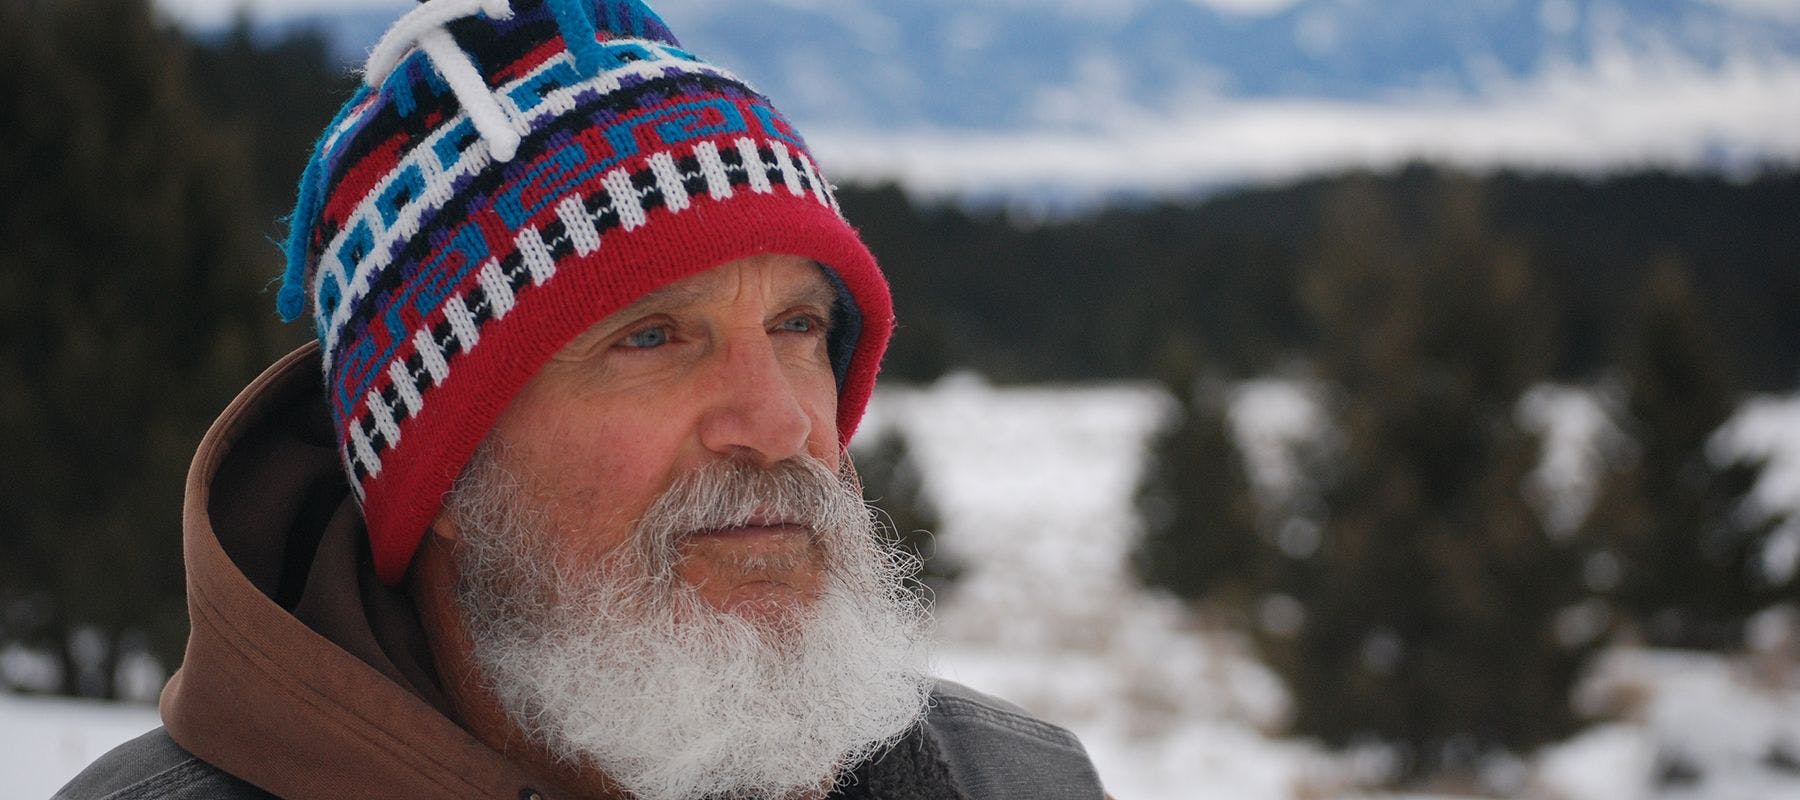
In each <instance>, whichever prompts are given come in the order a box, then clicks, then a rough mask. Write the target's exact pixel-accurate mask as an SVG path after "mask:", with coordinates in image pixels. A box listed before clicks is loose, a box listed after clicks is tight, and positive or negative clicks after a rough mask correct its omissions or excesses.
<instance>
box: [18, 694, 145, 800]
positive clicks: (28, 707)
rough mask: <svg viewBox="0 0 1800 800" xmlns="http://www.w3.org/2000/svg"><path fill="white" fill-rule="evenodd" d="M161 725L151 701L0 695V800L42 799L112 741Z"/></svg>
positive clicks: (107, 747)
mask: <svg viewBox="0 0 1800 800" xmlns="http://www.w3.org/2000/svg"><path fill="white" fill-rule="evenodd" d="M160 724H162V723H161V722H160V721H159V720H158V719H157V717H156V707H155V706H151V705H123V704H116V703H105V702H100V701H96V700H67V699H50V698H36V697H22V696H19V695H11V694H5V693H0V800H43V798H46V797H49V796H50V795H51V794H52V793H54V792H55V791H56V790H57V789H59V788H61V787H62V785H63V784H64V783H67V782H68V780H69V779H70V778H72V777H74V776H75V773H77V772H80V771H81V768H82V767H85V766H87V764H88V762H90V761H93V760H94V759H96V758H99V757H100V755H101V754H103V753H105V752H106V751H108V750H111V749H112V748H113V746H114V745H116V744H118V743H120V742H123V741H125V740H127V739H130V738H132V737H134V736H137V735H138V734H140V733H143V732H145V731H147V730H150V729H151V728H154V727H156V726H157V725H160Z"/></svg>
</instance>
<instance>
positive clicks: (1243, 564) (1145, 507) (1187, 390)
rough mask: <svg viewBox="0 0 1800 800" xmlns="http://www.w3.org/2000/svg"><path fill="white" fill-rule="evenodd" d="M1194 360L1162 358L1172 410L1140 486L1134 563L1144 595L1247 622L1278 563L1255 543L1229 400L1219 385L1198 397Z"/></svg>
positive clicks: (1193, 356) (1173, 354)
mask: <svg viewBox="0 0 1800 800" xmlns="http://www.w3.org/2000/svg"><path fill="white" fill-rule="evenodd" d="M1176 341H1177V342H1179V341H1180V340H1176ZM1197 350H1198V348H1197V346H1194V345H1192V344H1181V343H1176V344H1171V345H1169V346H1167V347H1165V348H1164V351H1163V353H1164V354H1163V356H1162V357H1161V360H1162V362H1163V366H1162V368H1161V370H1160V371H1161V372H1162V383H1163V386H1164V389H1165V390H1166V391H1167V392H1168V393H1169V396H1170V398H1171V399H1172V400H1173V401H1174V404H1173V408H1172V409H1171V413H1170V415H1169V417H1168V419H1167V421H1166V422H1165V423H1164V426H1163V428H1162V430H1161V431H1160V432H1159V433H1158V434H1157V436H1156V438H1155V439H1154V440H1153V441H1152V442H1151V445H1150V451H1149V454H1148V461H1147V462H1146V465H1145V470H1144V476H1143V478H1142V480H1141V481H1140V483H1139V486H1138V490H1137V497H1136V504H1137V508H1138V512H1139V516H1140V518H1141V519H1142V521H1143V526H1144V529H1143V534H1142V536H1141V537H1140V538H1139V540H1138V542H1137V546H1136V547H1135V548H1134V549H1133V551H1132V554H1131V560H1132V562H1131V563H1132V567H1133V569H1134V571H1135V572H1136V573H1137V576H1138V578H1139V580H1141V581H1142V582H1143V583H1144V584H1145V585H1148V586H1156V587H1161V588H1163V589H1166V590H1168V591H1170V592H1171V593H1173V594H1175V595H1176V596H1177V597H1181V598H1184V599H1188V600H1193V601H1199V602H1203V603H1204V604H1206V605H1207V606H1209V607H1210V608H1211V609H1213V610H1216V611H1219V612H1222V613H1225V614H1228V615H1230V616H1233V617H1236V618H1238V619H1239V620H1243V619H1245V618H1247V617H1248V615H1249V614H1250V612H1251V609H1252V607H1253V606H1254V604H1255V602H1256V600H1257V598H1258V597H1259V596H1260V595H1261V594H1262V592H1263V591H1264V590H1265V589H1266V588H1267V587H1266V582H1267V580H1268V578H1269V570H1270V566H1269V562H1270V561H1271V560H1272V559H1273V558H1274V556H1273V555H1272V554H1271V553H1270V552H1269V548H1268V547H1266V546H1265V545H1264V543H1263V541H1262V540H1261V539H1260V538H1259V537H1258V535H1257V529H1256V522H1257V509H1256V500H1255V497H1254V496H1253V495H1252V494H1251V490H1250V482H1249V479H1248V477H1247V476H1246V472H1245V469H1244V463H1243V459H1242V457H1241V455H1240V454H1239V452H1238V449H1237V445H1236V444H1235V443H1234V441H1233V440H1232V437H1231V432H1230V428H1229V425H1228V422H1227V418H1226V415H1225V408H1224V405H1225V397H1224V392H1223V391H1220V390H1219V389H1218V387H1219V383H1220V382H1219V381H1216V380H1215V381H1209V382H1207V386H1206V387H1205V388H1209V389H1212V391H1202V388H1203V387H1202V386H1201V378H1200V367H1199V361H1200V359H1199V357H1198V355H1197Z"/></svg>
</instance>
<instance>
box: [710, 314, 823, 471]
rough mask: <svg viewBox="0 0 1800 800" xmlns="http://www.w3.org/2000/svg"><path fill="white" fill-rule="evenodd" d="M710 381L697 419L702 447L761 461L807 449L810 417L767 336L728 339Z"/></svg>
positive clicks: (796, 453)
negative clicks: (703, 409)
mask: <svg viewBox="0 0 1800 800" xmlns="http://www.w3.org/2000/svg"><path fill="white" fill-rule="evenodd" d="M712 383H713V385H712V386H711V387H709V390H710V391H711V393H712V395H713V397H712V400H711V402H710V403H709V407H708V408H707V410H706V412H705V414H704V415H703V416H702V418H701V422H700V442H701V444H702V445H703V446H705V447H706V449H708V450H710V451H712V452H715V453H718V454H720V455H724V456H728V457H731V458H744V459H748V460H751V461H754V462H756V463H758V464H761V465H763V466H769V465H773V464H775V463H776V462H779V461H783V460H785V459H788V458H792V457H795V456H798V455H802V454H804V453H805V452H806V444H807V438H808V436H810V435H811V433H812V419H811V417H809V416H808V415H807V412H806V408H805V406H804V405H802V404H801V402H800V397H799V395H798V393H797V392H796V391H795V387H794V385H793V382H792V381H791V380H790V377H789V375H788V374H787V371H786V370H785V369H784V368H783V366H782V363H781V360H780V358H779V357H778V356H777V354H776V352H775V347H774V344H773V342H771V341H770V340H769V338H768V337H767V336H766V335H765V336H758V337H749V338H747V339H742V340H738V341H735V342H732V343H731V344H729V345H728V346H727V347H726V348H725V350H724V353H723V354H722V356H721V358H720V360H719V362H718V366H717V369H716V372H715V375H714V380H713V381H712Z"/></svg>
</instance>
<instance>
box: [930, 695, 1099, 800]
mask: <svg viewBox="0 0 1800 800" xmlns="http://www.w3.org/2000/svg"><path fill="white" fill-rule="evenodd" d="M925 727H926V730H927V731H928V732H929V733H930V735H931V736H932V738H933V739H934V740H935V742H936V744H937V746H938V750H939V752H940V753H941V754H942V757H943V759H944V761H945V762H946V764H947V765H948V766H949V768H950V774H951V775H952V776H954V777H955V779H956V782H957V784H958V785H959V786H960V787H962V789H963V790H964V792H965V793H966V794H967V795H968V796H969V797H970V798H976V799H977V800H1001V799H1003V798H1021V799H1023V798H1071V799H1073V798H1080V799H1081V800H1096V798H1100V797H1102V796H1103V792H1102V791H1101V788H1100V777H1099V775H1098V774H1097V773H1096V772H1095V771H1094V765H1093V763H1092V762H1090V761H1089V760H1088V755H1087V750H1086V749H1084V748H1083V747H1082V746H1081V741H1080V740H1079V739H1076V738H1075V734H1073V733H1070V732H1069V731H1068V730H1067V729H1066V728H1062V727H1060V726H1057V725H1052V724H1050V723H1048V722H1044V721H1043V720H1040V719H1036V718H1034V717H1032V716H1031V715H1030V714H1028V713H1026V712H1025V710H1024V709H1022V708H1019V707H1018V706H1016V705H1013V704H1012V703H1008V702H1006V701H1005V700H1001V699H999V698H997V697H991V696H988V695H985V694H982V693H981V692H978V691H975V690H974V689H971V688H969V687H967V686H963V685H962V684H959V683H954V682H951V681H944V680H940V681H938V683H937V687H936V689H935V690H934V691H933V692H932V705H931V710H930V712H929V713H927V714H926V716H925Z"/></svg>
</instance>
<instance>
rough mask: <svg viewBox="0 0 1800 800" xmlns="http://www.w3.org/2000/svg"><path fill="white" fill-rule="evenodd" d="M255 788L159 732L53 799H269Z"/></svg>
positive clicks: (108, 758) (99, 764)
mask: <svg viewBox="0 0 1800 800" xmlns="http://www.w3.org/2000/svg"><path fill="white" fill-rule="evenodd" d="M274 797H275V796H274V795H272V794H269V793H268V792H265V791H263V790H261V789H258V788H256V787H255V786H251V785H250V784H248V783H245V782H244V781H242V780H240V779H238V778H237V777H236V776H233V775H231V774H230V773H227V772H225V771H224V770H221V769H219V768H218V767H215V766H213V765H211V764H208V763H206V762H205V761H201V760H200V759H199V758H197V757H196V756H194V755H193V754H191V753H189V752H188V751H186V750H183V749H181V745H178V744H176V743H175V740H174V739H171V738H169V734H168V732H167V731H165V730H163V729H162V728H157V729H155V730H153V731H150V732H149V733H146V734H144V735H142V736H139V737H137V738H136V739H132V740H131V741H129V742H126V743H124V744H122V745H119V746H118V747H115V748H113V749H112V750H111V751H110V752H108V753H107V754H106V755H103V756H101V757H100V758H99V759H98V760H96V761H95V762H94V763H92V764H89V765H88V768H87V769H84V770H82V771H81V774H79V775H76V776H75V779H74V780H71V781H69V783H68V785H66V786H64V787H63V788H61V789H59V790H57V792H56V795H55V796H54V797H52V798H51V800H202V798H204V799H205V800H270V799H271V798H274Z"/></svg>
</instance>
